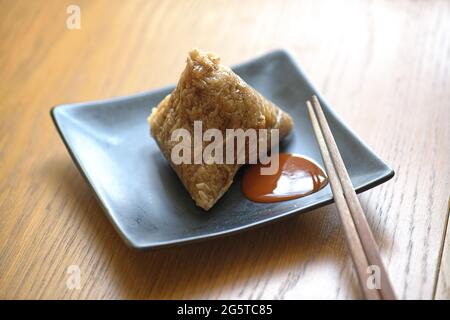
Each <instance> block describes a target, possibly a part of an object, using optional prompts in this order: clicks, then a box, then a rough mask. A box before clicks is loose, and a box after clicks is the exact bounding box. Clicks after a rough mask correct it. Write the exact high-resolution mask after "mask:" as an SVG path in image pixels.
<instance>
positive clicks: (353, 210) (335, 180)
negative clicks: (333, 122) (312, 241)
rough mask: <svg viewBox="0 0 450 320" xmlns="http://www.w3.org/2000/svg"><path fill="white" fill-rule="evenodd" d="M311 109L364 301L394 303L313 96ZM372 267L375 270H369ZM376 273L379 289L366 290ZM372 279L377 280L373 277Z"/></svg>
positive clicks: (348, 179) (358, 207) (351, 186)
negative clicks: (379, 300) (381, 300)
mask: <svg viewBox="0 0 450 320" xmlns="http://www.w3.org/2000/svg"><path fill="white" fill-rule="evenodd" d="M312 101H313V104H314V107H313V105H311V102H310V101H307V102H306V104H307V107H308V113H309V116H310V118H311V123H312V126H313V129H314V133H315V136H316V139H317V142H318V144H319V148H320V153H321V155H322V159H323V161H324V165H325V169H326V171H327V174H328V179H329V181H330V186H331V190H332V192H333V198H334V201H335V203H336V206H337V208H338V211H339V216H340V219H341V222H342V225H343V228H344V232H345V236H346V239H347V243H348V246H349V249H350V253H351V255H352V258H353V262H354V265H355V269H356V273H357V276H358V280H359V283H360V286H361V289H362V291H363V293H364V296H365V298H366V299H371V300H378V299H386V300H393V299H395V294H394V290H393V288H392V285H391V283H390V280H389V276H388V274H387V272H386V269H385V267H384V264H383V261H382V260H381V256H380V252H379V249H378V246H377V244H376V242H375V239H374V237H373V234H372V231H371V229H370V227H369V224H368V223H367V219H366V217H365V215H364V212H363V210H362V208H361V204H360V203H359V200H358V197H357V196H356V193H355V191H354V189H353V185H352V183H351V180H350V177H349V175H348V172H347V170H346V168H345V165H344V162H343V160H342V157H341V155H340V153H339V150H338V148H337V145H336V142H335V140H334V137H333V134H332V133H331V130H330V127H329V126H328V122H327V120H326V118H325V114H324V113H323V110H322V107H321V106H320V103H319V100H318V99H317V97H316V96H313V98H312ZM371 267H372V268H374V267H375V269H372V268H371ZM373 270H375V272H376V271H379V276H380V287H379V289H377V288H369V285H368V277H369V276H372V274H371V271H373ZM373 276H377V275H376V274H374V275H373Z"/></svg>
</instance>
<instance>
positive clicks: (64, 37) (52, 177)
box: [0, 0, 450, 299]
mask: <svg viewBox="0 0 450 320" xmlns="http://www.w3.org/2000/svg"><path fill="white" fill-rule="evenodd" d="M69 4H77V5H79V7H80V9H81V29H79V30H69V29H67V27H66V19H67V17H68V14H67V13H66V9H67V6H68V5H69ZM0 39H2V41H1V43H0V99H1V100H0V298H3V299H14V298H24V299H35V298H58V299H60V298H61V299H77V298H93V299H103V298H106V299H110V298H125V299H131V298H188V299H190V298H208V299H215V298H225V299H227V298H238V299H247V298H250V299H259V298H274V299H300V298H321V299H323V298H332V299H334V298H337V299H346V298H361V293H360V291H359V288H358V285H357V281H356V277H355V274H354V271H353V268H352V264H351V259H350V256H349V253H348V251H347V248H346V244H345V240H344V236H343V232H342V230H341V227H340V223H339V219H338V215H337V212H336V210H335V208H334V206H333V205H330V206H327V207H325V208H322V209H319V210H315V211H312V212H310V213H307V214H304V215H299V216H297V217H293V218H290V219H288V220H286V221H281V222H279V223H274V224H272V225H268V226H265V227H261V228H258V229H255V230H251V231H248V232H245V233H242V234H239V235H235V236H229V237H225V238H222V239H216V240H212V241H206V242H201V243H197V244H190V245H186V246H180V247H176V248H168V249H162V250H157V251H151V252H137V251H134V250H132V249H130V248H128V247H127V246H126V245H125V244H124V242H123V241H122V240H121V239H120V238H119V236H118V234H117V233H116V231H115V230H114V228H113V227H112V225H111V224H110V223H109V221H108V219H107V218H106V216H105V214H104V213H103V212H102V210H101V208H100V206H99V204H98V203H97V201H96V199H95V196H94V194H93V193H92V192H91V190H90V189H89V186H88V185H87V183H86V182H85V181H84V180H83V178H82V176H81V175H80V174H79V172H78V171H77V169H76V167H75V166H74V164H73V163H72V161H71V159H70V157H69V155H68V153H67V151H66V149H65V148H64V145H63V143H62V142H61V140H60V138H59V137H58V134H57V132H56V130H55V128H54V126H53V124H52V122H51V119H50V116H49V110H50V108H51V107H52V106H54V105H56V104H60V103H65V102H75V101H86V100H94V99H102V98H109V97H113V96H121V95H127V94H130V93H135V92H140V91H145V90H149V89H153V88H157V87H161V86H165V85H168V84H171V83H174V82H175V81H176V80H177V77H178V75H179V73H180V71H181V70H182V68H183V65H184V62H185V58H186V53H187V51H188V50H189V49H190V48H192V47H199V48H201V49H204V50H209V51H213V52H216V53H217V54H219V55H220V56H221V57H222V61H223V62H224V63H226V64H234V63H238V62H241V61H244V60H247V59H250V58H252V57H254V56H257V55H260V54H263V53H265V52H267V51H269V50H271V49H275V48H280V47H283V48H287V49H289V50H290V51H291V52H292V53H293V55H294V56H295V57H296V58H297V59H298V60H299V61H300V63H301V64H302V66H303V67H304V69H305V70H306V72H307V73H308V74H309V76H310V77H311V79H312V80H313V81H314V82H315V84H316V86H317V88H318V89H319V90H321V91H322V93H323V95H324V96H325V97H326V98H327V100H328V101H329V102H330V104H331V105H333V106H334V108H335V109H336V110H337V112H338V113H339V114H340V115H341V116H342V118H343V119H344V120H345V121H346V122H347V123H348V124H349V125H350V126H351V127H352V128H353V129H354V130H355V132H356V133H357V134H359V135H360V136H361V137H362V139H363V140H365V141H366V142H367V143H368V144H369V145H370V146H371V147H372V148H373V149H374V150H375V151H376V152H377V153H378V154H379V155H380V156H381V157H382V158H383V159H385V160H386V161H387V162H388V163H389V164H390V165H391V166H392V167H393V168H394V169H395V171H396V175H395V177H394V179H393V180H391V181H389V182H387V183H385V184H383V185H381V186H379V187H377V188H375V189H372V190H370V191H368V192H365V193H364V194H362V195H361V196H360V200H361V203H362V206H363V209H364V211H365V212H366V214H367V217H368V220H369V224H370V226H371V227H372V229H373V231H374V235H375V238H376V240H377V242H378V244H379V245H380V249H381V253H382V258H383V259H384V261H385V264H386V267H387V269H388V271H389V273H390V275H391V279H392V282H393V285H394V288H395V290H396V292H397V295H398V296H399V297H400V298H406V299H412V298H423V299H432V298H441V299H448V298H450V289H449V288H450V287H449V283H450V278H449V275H450V240H449V237H450V234H449V231H448V226H447V225H448V215H449V211H448V203H449V190H450V165H449V159H450V143H449V141H450V115H449V111H450V1H395V2H394V1H239V0H238V1H138V0H129V1H106V0H104V1H103V0H92V1H79V0H75V1H70V2H69V1H59V0H40V1H28V0H0ZM446 235H447V236H446ZM71 265H76V266H78V267H79V268H80V271H81V288H80V289H76V288H75V289H70V288H68V287H67V285H66V284H67V280H68V277H69V274H68V273H67V271H68V268H69V266H71Z"/></svg>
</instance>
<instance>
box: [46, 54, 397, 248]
mask: <svg viewBox="0 0 450 320" xmlns="http://www.w3.org/2000/svg"><path fill="white" fill-rule="evenodd" d="M280 55H282V56H284V57H285V58H287V59H288V60H289V62H290V63H291V64H292V65H293V66H295V71H296V72H297V73H298V74H299V75H300V77H302V78H303V80H304V81H305V82H306V84H307V85H308V86H309V88H310V89H311V90H312V91H313V92H315V94H316V95H317V97H318V98H319V100H321V101H323V102H324V105H325V108H326V110H327V112H329V113H330V114H332V115H333V117H335V119H336V121H337V122H340V124H341V125H343V126H344V128H345V130H347V131H348V132H349V133H350V135H351V136H352V138H353V139H355V140H356V141H357V142H358V143H359V144H361V145H362V146H363V147H364V148H365V149H366V151H367V152H368V153H370V155H371V156H372V157H374V158H376V159H377V160H378V161H379V162H380V163H382V165H383V166H384V167H385V168H386V173H383V174H382V175H381V176H380V177H378V178H375V179H372V180H370V181H368V182H367V183H364V184H363V185H361V186H360V187H358V188H356V189H355V191H356V193H361V192H364V191H367V190H369V189H372V188H374V187H376V186H378V185H380V184H382V183H384V182H386V181H389V180H390V179H392V178H393V177H394V175H395V171H394V170H393V169H392V168H391V167H390V166H389V165H388V164H387V163H386V162H385V161H384V160H383V159H381V158H380V157H379V156H378V155H377V154H376V153H375V152H374V151H373V150H372V148H371V147H369V146H368V145H367V144H366V143H365V142H364V141H363V140H362V139H361V138H360V137H359V136H358V135H357V134H356V133H355V132H354V131H353V129H352V128H351V127H350V126H348V125H347V123H346V122H345V121H344V120H343V119H342V118H341V117H340V116H339V115H338V114H337V113H336V112H335V110H334V109H333V108H332V107H330V104H328V102H327V100H326V99H324V97H323V96H322V95H321V93H320V91H318V90H317V89H316V88H315V86H314V85H313V84H312V82H311V81H310V78H309V77H308V76H307V74H306V73H305V71H304V70H303V69H302V67H301V66H300V64H299V63H298V61H297V59H296V58H295V57H294V56H293V54H292V53H291V52H290V51H289V50H287V49H275V50H272V51H269V52H267V53H265V54H262V55H259V56H257V57H255V58H253V59H249V60H246V61H244V62H242V63H239V64H236V65H233V66H232V69H233V70H234V69H236V68H240V67H243V66H246V65H248V64H250V63H255V62H258V61H259V60H264V59H267V58H270V57H271V56H280ZM173 88H175V85H174V84H171V85H167V86H164V87H161V88H157V89H152V90H148V91H143V92H138V93H134V94H129V95H125V96H118V97H112V98H107V99H99V100H92V101H84V102H75V103H64V104H58V105H55V106H53V107H52V108H51V109H50V116H51V118H52V121H53V124H54V125H55V127H56V129H57V132H58V134H59V136H60V138H61V140H62V141H63V143H64V145H65V147H66V149H67V151H68V153H69V155H70V157H71V158H72V161H73V162H74V163H75V166H76V167H77V169H78V171H79V172H80V173H81V175H82V176H83V178H84V179H85V180H86V182H87V184H88V185H89V187H90V188H91V190H92V191H93V193H94V195H95V197H96V199H97V201H98V202H99V204H100V206H101V207H102V209H103V211H104V212H105V214H106V216H107V218H108V220H109V221H110V222H111V224H112V225H113V227H114V229H115V230H116V231H117V232H118V233H119V235H120V236H121V238H122V239H123V240H124V241H125V243H126V244H127V245H128V246H129V247H131V248H133V249H137V250H151V249H157V248H166V247H172V246H178V245H182V244H188V243H194V242H199V241H204V240H208V239H214V238H219V237H224V236H228V235H232V234H235V233H238V232H243V231H246V230H250V229H253V228H257V227H261V226H264V225H267V224H269V223H271V222H274V221H276V220H282V219H286V218H288V217H294V216H295V215H296V214H300V213H304V212H307V211H312V210H314V209H317V208H320V207H323V206H326V205H328V204H331V203H333V202H334V200H333V198H332V197H331V198H330V199H325V200H320V201H318V202H315V203H313V204H310V205H308V206H305V207H303V208H300V209H299V208H295V207H293V208H292V209H290V210H287V211H285V212H283V213H281V214H278V215H276V216H272V217H268V218H266V219H263V220H260V221H255V222H253V223H250V224H246V225H242V226H238V227H235V228H231V229H227V230H223V231H219V232H213V233H207V234H202V235H196V236H191V237H186V238H178V239H174V240H166V241H159V242H153V243H150V244H149V243H144V244H142V243H138V242H137V241H133V240H132V239H131V238H130V237H129V236H128V235H127V234H126V233H125V232H124V231H123V230H122V228H121V227H120V224H119V223H118V221H117V219H116V218H115V217H114V215H113V214H112V213H111V210H112V208H110V207H109V206H108V204H107V203H105V201H103V199H102V198H101V196H100V194H99V192H98V190H97V189H96V187H95V184H94V183H93V181H92V179H91V177H90V175H89V174H88V172H87V170H86V169H85V168H84V167H83V165H82V164H81V161H80V159H79V158H78V157H77V155H76V153H75V152H74V150H73V148H72V146H71V145H70V142H69V140H68V137H66V136H65V134H64V132H63V129H62V126H61V124H62V123H60V121H61V120H60V119H58V117H59V116H61V113H63V112H64V111H65V110H66V109H73V108H82V107H86V106H88V105H92V104H95V105H99V104H100V105H101V104H107V103H111V102H121V101H125V100H129V99H136V98H139V97H144V96H148V95H153V94H157V93H161V92H164V91H168V90H171V89H173ZM58 114H59V115H58Z"/></svg>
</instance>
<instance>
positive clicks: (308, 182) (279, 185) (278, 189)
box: [242, 153, 328, 202]
mask: <svg viewBox="0 0 450 320" xmlns="http://www.w3.org/2000/svg"><path fill="white" fill-rule="evenodd" d="M268 166H270V164H268V165H262V164H256V165H253V166H251V167H250V168H249V169H248V170H247V171H246V172H245V174H244V179H243V181H242V190H243V192H244V195H245V196H246V197H247V198H248V199H249V200H252V201H255V202H279V201H285V200H291V199H296V198H300V197H304V196H307V195H309V194H311V193H314V192H317V191H319V190H320V189H322V188H323V187H324V186H326V185H327V183H328V178H327V175H326V174H325V171H324V170H323V169H322V168H321V167H320V166H319V165H318V164H317V163H315V162H314V161H313V160H311V159H308V158H307V157H303V156H300V155H296V154H289V153H280V154H279V166H278V171H277V172H276V173H275V174H273V175H261V170H260V169H261V167H268Z"/></svg>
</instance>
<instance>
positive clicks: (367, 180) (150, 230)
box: [51, 50, 394, 249]
mask: <svg viewBox="0 0 450 320" xmlns="http://www.w3.org/2000/svg"><path fill="white" fill-rule="evenodd" d="M233 69H234V70H235V71H236V73H237V74H239V75H240V76H241V77H242V78H243V79H244V80H245V81H247V82H248V83H249V84H250V85H251V86H253V87H254V88H256V89H257V90H258V91H259V92H261V93H262V94H263V95H264V96H265V97H266V98H268V99H270V100H272V101H273V102H275V103H276V104H277V105H278V106H280V107H281V108H283V109H284V110H285V111H287V112H288V113H289V114H290V115H291V116H292V118H293V119H294V132H293V134H291V137H290V139H289V141H288V143H286V144H285V146H284V148H282V151H285V152H295V153H299V154H303V155H306V156H308V157H310V158H312V159H314V160H316V161H317V162H318V163H320V164H322V159H321V157H320V153H319V149H318V146H317V144H316V141H315V138H314V133H313V131H312V127H311V124H310V122H309V117H308V115H307V110H306V106H305V101H306V100H307V99H310V97H311V95H313V94H316V95H318V97H319V99H320V100H321V102H322V106H323V108H324V111H325V114H326V116H327V118H328V122H329V124H330V127H331V129H332V130H333V134H334V136H335V139H336V142H337V144H338V146H339V149H340V151H341V154H342V157H343V159H344V162H345V164H346V166H347V169H348V171H349V174H350V177H351V179H352V182H353V185H354V186H355V188H356V190H357V191H358V192H361V191H364V190H367V189H369V188H372V187H374V186H376V185H378V184H380V183H383V182H384V181H387V180H389V179H390V178H391V177H393V175H394V172H393V171H392V169H391V168H389V167H388V166H387V165H386V164H385V163H384V162H383V161H382V160H381V159H380V158H379V157H378V156H376V155H375V154H374V153H373V152H372V151H371V150H370V149H369V148H368V147H367V146H366V145H365V144H364V143H363V142H362V141H361V140H360V139H359V138H358V137H357V136H356V135H355V134H354V133H353V132H352V131H351V130H350V129H349V128H348V127H347V126H346V125H345V124H344V123H343V122H342V121H341V120H340V119H339V117H338V116H337V115H336V114H335V113H334V112H333V111H332V109H331V108H330V107H329V106H328V104H327V103H326V101H324V99H323V98H322V97H321V96H320V94H319V93H318V92H317V91H316V90H315V89H314V87H313V86H312V84H311V83H310V82H309V80H308V79H307V77H306V76H305V74H304V73H303V71H302V70H301V69H300V67H299V66H298V65H297V63H296V62H295V60H294V59H293V58H292V57H291V55H290V54H289V53H287V52H286V51H283V50H277V51H274V52H271V53H268V54H266V55H264V56H262V57H259V58H257V59H254V60H251V61H249V62H246V63H243V64H241V65H238V66H236V67H235V68H233ZM173 88H174V87H173V86H171V87H167V88H163V89H159V90H154V91H150V92H146V93H141V94H137V95H133V96H129V97H123V98H115V99H111V100H105V101H94V102H85V103H77V104H65V105H60V106H57V107H55V108H53V109H52V111H51V115H52V117H53V120H54V122H55V124H56V127H57V128H58V131H59V133H60V135H61V137H62V139H63V141H64V143H65V145H66V147H67V149H68V150H69V153H70V155H71V156H72V158H73V160H74V162H75V163H76V165H77V166H78V168H79V170H80V171H81V173H82V174H83V175H84V176H85V178H86V180H87V181H88V183H89V184H90V185H91V187H92V189H93V190H94V192H95V193H96V195H97V197H98V199H99V201H100V203H101V205H102V206H103V208H104V210H105V212H106V214H107V215H108V216H109V218H110V220H111V221H112V223H113V224H114V226H115V227H116V229H117V230H118V231H119V232H120V234H121V235H122V236H123V238H124V239H125V240H126V242H127V243H128V244H129V245H130V246H132V247H134V248H138V249H148V248H156V247H161V246H167V245H173V244H180V243H184V242H188V241H193V240H200V239H206V238H210V237H216V236H221V235H226V234H230V233H233V232H236V231H242V230H244V229H247V228H250V227H254V226H257V225H261V224H263V223H267V222H270V221H275V220H277V219H279V218H283V217H286V216H289V215H293V214H294V213H300V212H305V211H308V210H311V209H314V208H317V207H320V206H323V205H326V204H329V203H331V202H332V193H331V190H330V188H329V186H327V187H325V188H324V189H322V190H320V191H319V192H317V193H314V194H312V195H309V196H307V197H304V198H300V199H295V200H290V201H285V202H278V203H254V202H251V201H249V200H247V199H246V198H245V197H244V196H243V194H242V192H241V180H242V179H241V178H242V172H240V173H238V175H237V176H236V178H235V182H234V183H233V185H232V186H231V188H230V190H229V191H228V192H227V193H226V194H225V195H224V196H223V197H222V198H221V199H220V200H219V201H218V202H217V204H216V205H215V206H214V207H213V208H212V209H211V210H210V211H208V212H205V211H203V210H202V209H200V208H198V207H196V206H195V204H194V202H193V200H192V199H191V198H190V196H189V194H188V193H187V191H186V190H185V189H184V187H183V185H182V184H181V182H180V181H179V180H178V177H177V176H176V174H175V173H174V171H173V170H172V169H171V168H170V166H169V165H168V163H167V162H166V160H165V159H164V157H163V155H162V154H161V152H160V151H159V149H158V147H157V145H156V143H155V142H154V141H153V139H152V138H151V137H150V136H149V126H148V124H147V120H146V119H147V117H148V115H149V113H150V110H151V108H152V107H154V106H156V105H157V104H158V103H159V102H160V101H161V100H162V99H163V97H164V96H166V95H167V94H168V93H169V92H170V91H171V90H172V89H173Z"/></svg>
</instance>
